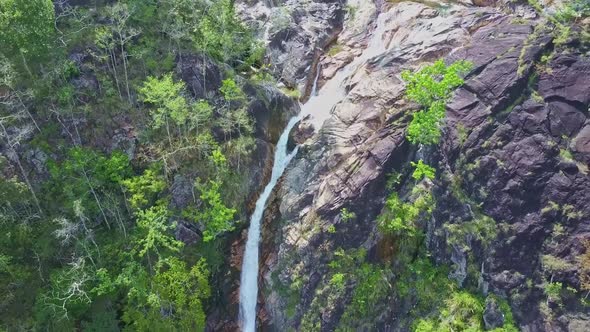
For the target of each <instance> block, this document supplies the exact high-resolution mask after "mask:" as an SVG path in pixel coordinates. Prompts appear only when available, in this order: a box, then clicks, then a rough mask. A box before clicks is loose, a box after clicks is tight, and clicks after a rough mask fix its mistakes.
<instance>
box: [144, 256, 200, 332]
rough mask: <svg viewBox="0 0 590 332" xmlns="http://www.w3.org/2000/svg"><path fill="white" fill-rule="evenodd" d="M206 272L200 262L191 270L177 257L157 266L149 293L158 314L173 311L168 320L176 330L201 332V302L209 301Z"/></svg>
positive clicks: (163, 261) (165, 260)
mask: <svg viewBox="0 0 590 332" xmlns="http://www.w3.org/2000/svg"><path fill="white" fill-rule="evenodd" d="M208 278H209V270H208V269H207V264H206V262H205V260H204V259H200V260H199V261H198V262H197V263H196V264H195V265H194V266H193V267H192V268H191V269H190V270H188V269H187V268H186V264H185V263H184V262H183V261H181V260H180V259H178V258H175V257H169V258H167V259H164V260H162V261H161V262H160V263H159V264H158V272H157V273H156V275H155V276H154V287H153V289H152V293H153V294H154V295H155V297H154V298H155V299H157V300H156V302H155V303H157V304H158V307H157V309H158V311H160V310H162V309H165V308H172V311H171V317H167V319H168V320H171V321H172V322H173V325H174V326H175V327H176V329H177V330H178V331H203V330H204V329H205V317H206V316H205V310H204V308H203V303H202V301H204V300H206V299H208V298H209V296H210V295H211V288H210V287H209V280H208Z"/></svg>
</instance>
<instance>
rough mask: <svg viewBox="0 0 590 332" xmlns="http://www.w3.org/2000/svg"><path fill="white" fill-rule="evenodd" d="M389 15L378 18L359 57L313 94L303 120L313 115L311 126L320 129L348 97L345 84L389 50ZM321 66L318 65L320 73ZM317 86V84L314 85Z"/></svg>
mask: <svg viewBox="0 0 590 332" xmlns="http://www.w3.org/2000/svg"><path fill="white" fill-rule="evenodd" d="M386 20H387V15H379V16H378V17H377V26H376V27H375V30H374V31H373V34H372V36H371V39H370V40H369V42H368V43H367V48H365V49H364V50H363V52H362V53H361V54H360V55H359V56H357V57H356V58H355V59H354V60H353V61H352V62H351V63H349V64H348V65H346V66H344V68H342V69H340V70H339V71H338V72H336V74H335V75H334V77H332V78H331V79H330V80H329V81H327V82H326V83H325V84H324V86H322V88H321V89H320V90H319V91H318V92H316V93H312V94H311V96H310V98H309V100H308V101H307V102H306V103H305V105H303V108H302V110H301V114H302V116H301V118H304V117H305V116H307V115H311V120H310V122H311V124H313V126H314V128H316V129H319V128H320V127H321V126H322V124H323V123H324V121H326V120H327V119H328V118H329V117H330V112H331V111H332V108H334V106H335V105H336V104H337V103H338V102H340V101H341V100H342V99H344V97H346V89H345V85H344V83H345V82H346V80H347V79H348V78H349V77H350V76H351V75H352V74H354V73H355V72H356V70H357V69H358V68H359V67H360V66H362V65H363V64H364V63H365V62H367V60H369V59H371V58H373V57H375V56H377V55H380V54H382V53H383V52H385V51H386V50H387V46H388V45H387V44H386V43H384V42H383V39H382V37H383V33H384V32H385V29H386V27H387V24H385V21H386ZM319 70H320V66H319V64H318V73H319ZM314 86H315V84H314Z"/></svg>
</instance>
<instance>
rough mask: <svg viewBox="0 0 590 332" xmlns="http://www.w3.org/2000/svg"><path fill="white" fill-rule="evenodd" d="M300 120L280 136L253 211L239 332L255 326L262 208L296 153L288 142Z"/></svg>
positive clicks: (291, 123)
mask: <svg viewBox="0 0 590 332" xmlns="http://www.w3.org/2000/svg"><path fill="white" fill-rule="evenodd" d="M298 121H299V117H297V116H296V117H293V118H291V120H290V121H289V123H288V124H287V127H286V128H285V131H283V133H282V134H281V137H280V138H279V141H278V142H277V147H276V151H275V156H274V164H273V167H272V175H271V178H270V181H269V182H268V184H267V185H266V187H265V188H264V191H263V192H262V194H261V195H260V197H259V198H258V201H257V202H256V208H255V209H254V213H253V214H252V217H251V218H250V228H249V229H248V240H247V241H246V250H245V251H244V258H243V262H242V276H241V280H240V322H241V324H242V331H245V332H254V330H255V327H256V302H257V301H256V300H257V298H258V254H259V252H258V244H259V242H260V223H261V221H262V216H263V214H264V207H265V205H266V201H267V200H268V197H269V196H270V194H271V193H272V190H273V189H274V187H275V185H276V184H277V181H278V180H279V178H280V177H281V175H282V174H283V171H284V170H285V168H286V167H287V165H288V164H289V161H291V159H292V158H293V157H294V156H295V155H296V154H297V147H295V149H293V151H291V153H289V152H288V151H287V141H288V140H289V133H290V132H291V129H293V126H295V124H296V123H297V122H298Z"/></svg>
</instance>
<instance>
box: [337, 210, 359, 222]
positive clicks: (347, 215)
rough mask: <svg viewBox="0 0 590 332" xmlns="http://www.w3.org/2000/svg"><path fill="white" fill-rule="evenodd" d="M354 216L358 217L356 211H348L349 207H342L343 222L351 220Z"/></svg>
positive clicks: (341, 216)
mask: <svg viewBox="0 0 590 332" xmlns="http://www.w3.org/2000/svg"><path fill="white" fill-rule="evenodd" d="M354 218H356V214H355V213H354V212H351V211H348V209H347V208H342V210H340V219H341V220H342V222H345V223H346V222H349V221H350V220H353V219H354Z"/></svg>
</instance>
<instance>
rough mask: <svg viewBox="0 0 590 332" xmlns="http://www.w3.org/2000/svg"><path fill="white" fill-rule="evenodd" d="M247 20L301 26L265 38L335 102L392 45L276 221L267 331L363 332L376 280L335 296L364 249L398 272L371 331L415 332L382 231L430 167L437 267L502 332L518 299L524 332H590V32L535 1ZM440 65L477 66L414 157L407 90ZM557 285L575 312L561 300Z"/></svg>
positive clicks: (354, 92) (307, 155) (350, 94)
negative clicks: (349, 314) (352, 309)
mask: <svg viewBox="0 0 590 332" xmlns="http://www.w3.org/2000/svg"><path fill="white" fill-rule="evenodd" d="M242 6H243V8H242V11H243V12H244V13H250V14H252V13H258V14H260V11H261V10H260V8H262V7H264V8H266V10H268V11H270V13H273V14H268V13H267V14H266V15H271V16H267V17H269V19H275V17H274V13H279V12H281V11H285V13H288V15H286V17H287V18H286V19H285V20H286V23H283V25H279V26H273V27H274V28H273V29H274V30H273V29H270V31H269V30H268V29H267V30H264V29H262V31H264V33H265V36H267V38H268V40H269V47H270V53H271V56H272V57H273V59H275V61H279V66H278V67H277V70H278V71H279V73H280V74H281V75H282V77H283V78H284V81H286V82H288V83H289V84H291V85H293V86H297V85H298V86H299V87H300V88H301V89H303V90H304V92H305V91H307V92H309V86H310V85H312V84H313V78H314V77H315V74H316V72H315V68H318V69H319V70H320V72H319V83H320V86H321V85H322V84H323V83H324V82H326V81H328V80H330V79H331V78H332V77H333V75H334V73H335V72H336V71H338V70H339V69H341V68H342V67H344V66H345V65H346V64H348V63H350V62H351V61H352V60H353V59H354V58H355V56H358V55H359V54H360V52H362V50H363V48H364V47H366V45H367V43H368V40H369V39H371V38H375V36H374V35H373V34H375V33H379V35H378V36H376V38H380V40H381V42H382V43H383V44H384V45H385V46H386V47H385V52H383V53H382V54H380V55H378V56H376V57H373V58H371V59H370V60H369V61H367V62H366V63H365V64H363V65H362V66H360V67H359V68H356V69H355V70H354V71H353V72H352V74H351V75H349V77H348V78H347V79H346V81H345V82H342V84H343V85H344V86H345V90H346V96H345V98H344V99H343V100H341V101H340V102H338V103H337V104H336V106H335V107H334V108H333V109H332V111H331V117H330V119H329V120H327V121H326V122H325V123H324V124H323V126H322V127H321V128H318V129H319V130H318V133H317V134H315V135H314V136H313V137H311V138H309V139H308V140H307V141H305V142H304V143H303V145H302V147H301V149H300V152H299V154H298V155H297V157H296V159H295V160H294V161H293V162H292V163H291V165H290V167H289V168H288V170H287V171H286V174H285V176H284V179H283V181H282V184H281V185H280V187H279V188H277V190H276V194H275V198H274V199H273V201H272V202H271V204H270V206H269V208H268V209H267V216H266V221H265V229H264V231H263V238H264V240H263V248H262V260H261V279H260V284H261V287H262V288H263V289H262V291H261V294H260V295H259V302H260V306H259V307H260V313H259V318H260V326H261V327H263V328H265V329H266V328H268V329H270V330H278V331H285V330H288V329H295V330H316V329H317V330H322V331H332V330H335V329H336V328H341V329H342V328H343V329H344V330H346V326H343V324H342V321H343V319H344V318H343V317H345V316H346V311H347V308H348V306H350V305H351V302H352V301H353V294H355V289H356V288H357V287H360V286H359V284H360V282H359V281H358V280H348V281H347V282H345V283H344V285H345V286H344V287H341V289H339V290H338V291H334V290H333V287H331V284H334V275H335V274H334V272H333V270H334V265H335V264H334V262H335V261H336V260H337V259H339V257H340V256H342V254H341V252H340V250H344V251H346V252H349V251H354V250H358V249H359V248H364V249H365V250H366V252H367V253H368V254H367V257H366V259H367V260H368V261H369V262H371V263H372V264H379V265H380V266H381V265H385V266H389V269H388V272H387V273H384V276H385V277H384V279H386V281H387V284H388V285H390V287H389V288H388V290H387V291H384V294H382V295H383V296H380V297H379V301H378V302H376V303H371V304H370V305H371V306H372V307H374V308H373V309H372V311H371V312H373V313H375V315H373V316H371V317H356V319H357V321H358V323H359V325H358V326H360V327H359V328H358V329H361V330H388V331H398V330H408V329H411V327H412V326H413V325H412V324H413V319H414V318H416V317H414V318H411V316H412V314H413V313H414V312H415V311H414V309H415V307H416V303H417V301H418V300H417V299H416V296H417V295H416V294H414V295H410V296H402V295H400V294H401V292H400V291H399V285H400V284H401V282H403V280H401V278H403V273H402V272H401V270H403V267H400V268H399V269H398V268H396V267H399V266H398V265H399V263H400V262H399V257H398V255H396V250H397V249H395V248H399V245H398V244H395V243H392V239H390V238H388V237H386V236H383V235H382V234H381V233H380V232H379V230H378V229H377V219H378V216H379V214H380V213H381V212H382V210H383V207H384V204H385V200H386V197H387V196H388V195H389V194H390V193H391V192H392V188H396V189H397V191H399V193H400V194H401V195H402V196H404V195H405V196H407V195H409V192H410V190H411V188H412V187H413V186H414V182H415V181H414V179H412V178H411V176H410V172H409V170H410V166H409V165H410V162H411V161H416V160H418V159H423V160H424V161H426V162H428V164H429V165H432V166H434V167H435V168H436V178H435V179H434V180H433V181H432V182H430V183H427V184H425V185H426V186H429V188H430V189H429V190H431V192H432V194H433V198H434V204H433V211H432V213H431V214H429V216H428V217H425V218H423V220H421V223H420V225H421V227H422V229H423V231H424V232H425V234H426V236H425V238H424V240H423V243H421V244H420V245H423V246H424V247H425V248H426V249H427V250H426V252H427V253H428V257H430V258H429V259H430V261H431V262H433V264H434V265H435V266H438V267H445V266H446V267H449V270H448V274H447V276H448V278H449V279H450V280H452V281H453V283H454V284H455V285H456V287H459V288H461V287H462V288H465V289H467V288H470V289H472V290H473V291H474V292H476V293H478V294H480V296H484V297H485V296H488V300H486V307H485V311H484V317H483V318H484V320H485V323H486V324H485V325H486V327H488V328H489V329H491V328H493V327H498V326H502V322H503V321H504V317H505V316H506V314H498V312H497V310H495V309H494V308H496V307H495V304H493V303H494V302H493V301H490V300H489V298H490V296H491V295H493V296H498V297H499V298H501V299H504V300H506V301H507V303H508V304H509V306H510V308H511V311H512V313H513V316H514V321H515V322H516V325H517V326H518V327H519V328H520V329H522V330H523V331H587V330H589V329H590V316H589V309H588V307H587V306H585V305H584V304H583V300H584V299H585V297H586V292H585V291H583V290H584V289H585V288H584V287H586V286H583V285H582V283H583V282H584V280H587V279H585V278H587V273H588V271H587V270H584V269H583V268H581V267H580V264H581V263H580V259H581V258H580V257H581V256H582V255H583V254H584V253H585V252H586V250H587V247H586V246H585V241H588V240H590V233H589V231H590V229H589V227H590V219H589V218H590V206H589V205H588V202H589V201H590V177H589V176H588V165H589V163H590V120H588V117H589V105H590V57H589V55H588V44H587V41H584V40H583V38H584V36H585V33H586V32H587V31H588V22H587V20H586V21H581V22H577V23H576V24H575V25H573V26H572V27H571V30H568V32H571V33H568V34H567V35H564V34H563V33H561V34H559V32H558V31H557V30H558V29H557V28H556V27H554V26H553V25H552V24H551V22H550V21H549V19H548V16H547V15H546V13H545V12H543V11H541V12H539V11H535V9H534V8H533V7H534V6H533V7H531V6H528V5H527V4H525V3H519V2H505V3H503V2H495V1H488V2H482V1H473V3H470V2H461V3H438V2H421V3H418V2H399V3H398V2H390V3H381V2H375V3H373V2H370V1H363V0H359V1H350V2H348V3H347V4H346V5H345V6H343V5H342V4H341V3H340V2H336V3H332V2H329V1H325V2H324V1H322V2H311V3H295V2H289V1H287V2H286V3H285V4H284V5H283V6H280V7H272V8H271V9H268V8H269V6H267V5H265V4H263V3H256V4H251V3H244V4H242ZM252 6H254V8H256V9H253V10H251V11H248V10H249V8H253V7H252ZM546 7H547V8H546V11H551V7H549V6H548V5H547V6H546ZM254 16H255V15H254ZM250 17H253V16H252V15H250ZM568 29H570V28H568ZM330 43H331V44H330ZM328 44H330V45H331V46H327V45H328ZM321 49H323V50H325V52H323V53H321V52H320V51H318V50H321ZM439 58H444V59H445V61H446V62H447V63H452V62H453V61H456V60H468V61H470V62H472V63H473V68H472V69H471V71H470V72H469V74H468V75H467V76H466V78H465V84H464V85H463V86H462V87H461V88H459V89H458V90H456V91H455V93H454V95H453V97H452V99H451V101H450V103H449V104H448V105H447V115H446V119H445V122H444V128H443V135H442V141H441V143H440V144H439V145H438V146H436V147H420V146H415V145H411V144H410V143H409V142H408V141H407V140H406V138H405V135H406V130H407V124H408V122H409V121H410V119H411V116H412V113H413V112H414V111H415V110H417V108H418V106H417V105H414V104H412V103H410V102H408V101H407V99H405V98H404V88H405V86H404V83H403V81H402V79H401V77H400V74H401V72H402V71H403V70H406V69H409V70H414V69H416V68H419V67H421V66H423V65H424V64H427V63H431V62H433V61H435V60H436V59H439ZM281 59H286V60H281ZM310 82H312V83H310ZM319 93H321V90H319ZM301 127H304V125H302V126H301ZM392 174H396V176H395V179H396V180H397V181H395V182H396V183H395V185H394V186H392V185H390V182H391V181H388V179H391V178H392V176H391V175H392ZM423 185H424V184H423ZM351 216H353V217H351ZM481 220H485V223H484V222H480V221H481ZM484 224H485V225H484ZM482 225H483V226H482ZM457 230H459V231H457ZM396 264H398V265H396ZM350 269H353V267H352V266H351V267H350ZM552 285H553V286H554V285H559V288H560V289H559V290H558V292H559V294H560V295H559V296H555V295H551V294H550V292H549V291H548V290H547V289H548V287H550V286H552ZM511 315H512V314H511ZM494 317H495V318H496V320H498V319H500V323H498V324H496V323H494V322H493V321H494ZM498 317H500V318H498ZM367 320H368V321H367ZM363 324H364V325H363ZM349 328H350V327H349Z"/></svg>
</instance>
